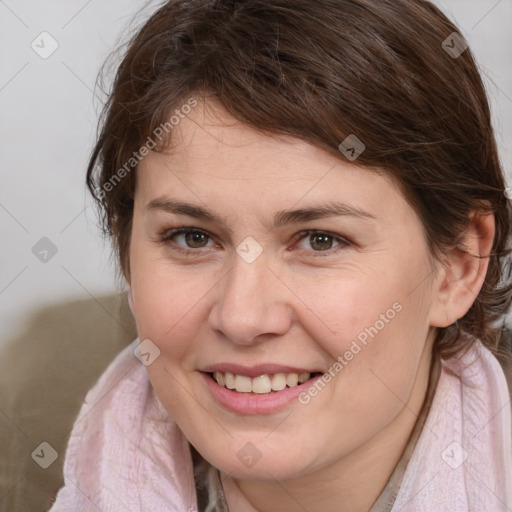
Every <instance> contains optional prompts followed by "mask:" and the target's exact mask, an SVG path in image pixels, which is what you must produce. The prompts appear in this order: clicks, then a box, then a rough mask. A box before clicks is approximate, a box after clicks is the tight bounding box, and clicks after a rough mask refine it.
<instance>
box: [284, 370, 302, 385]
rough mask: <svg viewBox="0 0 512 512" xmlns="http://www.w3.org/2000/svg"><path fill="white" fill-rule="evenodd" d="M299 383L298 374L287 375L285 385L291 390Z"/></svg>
mask: <svg viewBox="0 0 512 512" xmlns="http://www.w3.org/2000/svg"><path fill="white" fill-rule="evenodd" d="M298 383H299V374H298V373H289V374H288V375H287V376H286V385H287V386H288V387H289V388H293V387H294V386H296V385H297V384H298Z"/></svg>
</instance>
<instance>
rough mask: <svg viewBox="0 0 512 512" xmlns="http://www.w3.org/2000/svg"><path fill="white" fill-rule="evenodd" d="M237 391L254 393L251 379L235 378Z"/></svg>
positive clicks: (237, 376)
mask: <svg viewBox="0 0 512 512" xmlns="http://www.w3.org/2000/svg"><path fill="white" fill-rule="evenodd" d="M235 389H236V390H237V391H238V392H239V393H250V392H251V391H252V386H251V378H250V377H246V376H245V375H236V376H235Z"/></svg>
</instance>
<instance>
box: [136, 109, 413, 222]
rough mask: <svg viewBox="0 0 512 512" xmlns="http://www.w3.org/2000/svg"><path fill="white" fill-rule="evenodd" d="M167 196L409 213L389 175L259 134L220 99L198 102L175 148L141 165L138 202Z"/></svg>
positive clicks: (177, 131)
mask: <svg viewBox="0 0 512 512" xmlns="http://www.w3.org/2000/svg"><path fill="white" fill-rule="evenodd" d="M164 194H170V195H175V196H176V195H178V196H179V197H180V198H183V199H186V200H188V201H189V202H195V203H203V205H211V204H214V203H216V204H217V206H219V207H221V208H223V209H229V207H230V206H232V207H233V208H238V209H250V210H253V211H256V210H260V211H262V210H264V209H267V210H268V208H271V209H273V210H276V211H277V210H279V211H281V210H283V209H287V208H291V207H292V206H298V207H301V206H307V205H308V204H311V203H314V202H325V201H329V202H334V201H336V202H343V203H345V204H348V205H349V206H352V207H354V208H356V209H357V208H358V203H359V204H360V205H365V207H364V209H365V210H366V211H369V210H370V213H371V214H372V215H375V216H378V215H379V211H381V210H386V211H388V212H391V213H392V211H393V210H397V209H399V208H400V207H401V208H407V205H405V204H403V202H404V199H403V196H402V194H401V192H400V190H399V189H398V187H397V186H396V184H395V183H394V181H393V180H392V178H391V177H390V176H389V175H388V174H386V173H384V172H381V173H376V172H374V171H370V170H368V169H365V168H362V167H359V166H357V165H356V164H355V163H353V162H349V161H348V160H347V159H346V158H345V157H344V156H342V155H341V153H340V156H339V157H335V156H333V155H332V154H330V153H328V152H327V151H325V150H324V149H322V148H319V147H317V146H314V145H312V144H310V143H308V142H306V141H303V140H300V139H297V138H295V137H291V136H285V135H275V134H269V133H263V132H261V131H257V130H255V129H253V128H251V127H249V126H247V125H245V124H243V123H241V122H240V121H238V120H236V119H234V118H233V117H232V116H230V115H229V114H228V113H227V112H226V111H225V110H224V109H223V108H222V106H220V105H219V104H218V103H215V102H208V103H206V104H204V103H199V104H198V105H197V106H196V107H195V108H194V109H193V111H192V112H190V114H189V115H187V116H186V117H184V118H183V119H181V121H180V123H179V124H178V125H177V126H176V127H175V128H174V130H173V131H172V140H171V145H170V147H169V149H168V150H166V151H165V152H161V153H159V152H151V153H150V154H149V155H148V156H146V157H145V158H144V160H143V161H142V162H141V163H140V164H139V166H138V169H137V191H136V202H137V201H138V200H139V202H140V201H141V200H143V201H144V202H145V204H147V203H148V202H150V201H153V200H155V199H156V198H159V197H161V196H162V195H164ZM141 196H142V197H143V199H141ZM228 199H229V202H228V201H227V200H228ZM360 209H363V208H362V207H361V208H360Z"/></svg>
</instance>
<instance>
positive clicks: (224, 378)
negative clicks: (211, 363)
mask: <svg viewBox="0 0 512 512" xmlns="http://www.w3.org/2000/svg"><path fill="white" fill-rule="evenodd" d="M315 375H316V374H312V373H309V372H306V373H274V374H264V375H259V376H257V377H253V378H251V377H249V376H247V375H237V374H233V373H230V372H220V371H215V372H213V373H212V374H211V376H212V378H213V379H214V380H215V381H216V382H217V384H219V386H222V387H224V388H226V389H230V390H232V391H237V392H238V393H254V394H258V395H265V394H268V393H272V392H278V391H282V390H284V389H286V388H294V387H297V386H299V385H300V384H302V383H304V382H306V381H307V380H309V379H310V378H311V377H312V376H315Z"/></svg>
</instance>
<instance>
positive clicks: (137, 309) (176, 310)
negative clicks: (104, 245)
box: [131, 249, 213, 354]
mask: <svg viewBox="0 0 512 512" xmlns="http://www.w3.org/2000/svg"><path fill="white" fill-rule="evenodd" d="M148 252H149V251H148ZM132 254H133V255H134V258H133V260H132V279H131V287H132V290H133V294H134V297H135V304H134V316H135V319H136V323H137V330H138V333H139V337H140V339H141V340H142V339H146V338H149V339H151V340H152V341H153V342H154V343H155V344H156V345H157V346H159V347H160V348H161V349H164V347H165V350H166V351H167V350H169V349H171V350H172V351H173V353H174V354H178V353H180V352H181V350H182V348H183V347H186V346H190V340H191V338H192V337H193V336H194V333H195V332H196V331H197V329H198V328H199V326H200V325H201V323H202V319H201V317H202V315H204V314H205V312H204V307H205V304H206V300H205V299H206V298H207V296H208V293H209V291H210V290H211V288H212V284H213V282H212V280H211V279H206V278H205V274H204V273H198V272H191V271H186V270H183V269H179V268H177V267H171V266H170V264H169V263H168V262H167V261H165V260H164V259H153V260H151V259H150V258H149V257H147V255H145V254H139V253H138V252H137V250H136V249H135V250H133V252H132ZM168 340H172V344H169V343H166V341H168Z"/></svg>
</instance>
